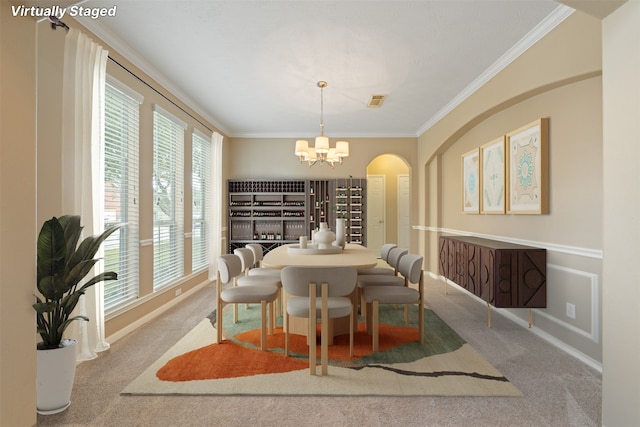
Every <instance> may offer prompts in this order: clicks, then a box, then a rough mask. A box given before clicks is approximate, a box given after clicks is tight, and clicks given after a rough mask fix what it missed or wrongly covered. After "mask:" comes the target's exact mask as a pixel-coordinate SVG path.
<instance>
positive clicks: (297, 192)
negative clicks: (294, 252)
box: [228, 178, 366, 253]
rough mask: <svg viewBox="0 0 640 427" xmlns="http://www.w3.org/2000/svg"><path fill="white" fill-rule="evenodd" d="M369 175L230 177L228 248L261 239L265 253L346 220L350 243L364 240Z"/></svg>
mask: <svg viewBox="0 0 640 427" xmlns="http://www.w3.org/2000/svg"><path fill="white" fill-rule="evenodd" d="M365 184H366V179H365V178H358V179H354V178H346V179H335V180H229V181H228V194H229V195H228V200H229V202H228V209H229V210H228V218H229V221H228V224H229V226H228V239H229V248H228V250H229V252H230V253H231V252H233V250H234V249H236V248H241V247H244V246H245V245H246V244H247V243H260V244H261V245H262V246H263V248H264V250H265V252H268V251H270V250H271V249H273V248H274V247H277V246H280V245H282V244H285V243H295V242H298V241H299V239H300V236H307V237H308V238H311V234H312V230H316V229H318V228H319V227H320V223H321V222H326V223H328V224H329V228H331V229H332V230H334V231H335V225H336V224H335V222H336V218H339V217H340V218H346V219H347V221H346V228H347V230H346V239H347V242H348V243H357V244H363V245H364V244H365V234H366V233H365V212H364V207H365Z"/></svg>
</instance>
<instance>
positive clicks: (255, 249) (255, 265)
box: [234, 243, 282, 315]
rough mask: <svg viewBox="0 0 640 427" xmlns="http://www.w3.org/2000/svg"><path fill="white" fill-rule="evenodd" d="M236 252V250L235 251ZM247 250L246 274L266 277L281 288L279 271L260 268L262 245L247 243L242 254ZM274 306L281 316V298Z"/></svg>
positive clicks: (262, 253)
mask: <svg viewBox="0 0 640 427" xmlns="http://www.w3.org/2000/svg"><path fill="white" fill-rule="evenodd" d="M236 250H237V249H236ZM246 250H249V251H251V255H252V257H251V260H250V266H249V268H247V270H246V274H247V275H249V276H268V277H271V278H276V279H278V286H282V281H281V279H280V269H277V268H265V267H261V266H260V265H261V263H262V258H263V257H264V251H263V249H262V245H260V244H258V243H248V244H247V245H245V248H244V249H243V252H244V251H246ZM234 252H235V251H234ZM276 306H277V309H278V314H279V315H281V314H282V298H278V300H277V301H276Z"/></svg>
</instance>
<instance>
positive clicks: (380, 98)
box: [367, 95, 387, 108]
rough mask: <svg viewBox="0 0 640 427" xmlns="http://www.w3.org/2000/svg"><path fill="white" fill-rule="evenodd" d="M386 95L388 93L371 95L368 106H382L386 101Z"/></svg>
mask: <svg viewBox="0 0 640 427" xmlns="http://www.w3.org/2000/svg"><path fill="white" fill-rule="evenodd" d="M386 97H387V95H371V98H369V103H368V104H367V107H370V108H380V107H382V103H383V102H384V99H385V98H386Z"/></svg>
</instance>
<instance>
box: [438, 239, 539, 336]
mask: <svg viewBox="0 0 640 427" xmlns="http://www.w3.org/2000/svg"><path fill="white" fill-rule="evenodd" d="M439 250H440V257H439V259H440V266H439V269H440V274H441V275H442V276H444V277H445V278H446V279H448V280H451V281H453V282H455V283H456V284H457V285H459V286H461V287H462V288H464V289H466V290H467V291H469V292H470V293H472V294H474V295H476V296H478V297H480V298H481V299H483V300H484V301H486V302H487V304H489V305H491V306H494V307H497V308H529V309H532V308H545V307H546V306H547V251H546V249H542V248H534V247H530V246H522V245H516V244H512V243H507V242H500V241H496V240H489V239H482V238H478V237H469V236H441V237H440V241H439ZM489 316H490V312H489ZM531 322H532V318H531V312H530V318H529V326H531ZM489 326H491V318H490V317H489Z"/></svg>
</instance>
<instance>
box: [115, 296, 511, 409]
mask: <svg viewBox="0 0 640 427" xmlns="http://www.w3.org/2000/svg"><path fill="white" fill-rule="evenodd" d="M410 308H411V311H410V319H411V321H412V322H410V324H409V325H405V324H404V315H403V310H402V309H401V308H395V307H393V306H381V308H380V318H381V324H380V349H379V351H378V352H375V353H373V352H372V350H371V337H370V336H369V335H367V333H366V330H365V326H364V323H363V322H362V320H363V319H362V318H361V319H359V320H360V322H358V331H357V333H355V335H354V342H355V345H354V357H349V336H348V335H341V336H338V337H335V340H334V345H332V346H330V348H329V359H330V365H329V374H328V376H320V375H318V376H312V375H309V360H308V346H307V344H306V337H303V336H299V335H293V334H292V335H290V356H289V357H286V356H285V355H284V337H285V335H284V332H283V330H282V326H281V325H279V326H278V327H276V330H275V332H274V334H273V335H270V336H268V339H267V347H268V351H260V349H259V346H260V335H259V316H260V309H259V307H257V306H250V307H249V308H248V309H246V308H245V307H244V306H242V305H241V306H240V313H239V319H240V320H239V322H238V323H236V324H234V323H233V320H232V317H231V316H232V314H231V312H232V310H230V309H225V310H224V313H223V314H224V316H225V318H224V320H223V324H224V338H225V339H224V341H223V342H222V343H220V344H216V343H215V339H216V338H215V337H216V330H215V324H214V321H215V314H214V313H212V314H211V315H210V316H209V317H208V318H205V319H203V320H202V322H200V324H198V325H197V326H196V327H195V328H194V329H193V330H191V331H190V332H189V333H188V334H187V335H186V336H184V337H183V338H182V339H181V340H180V341H179V342H178V343H176V344H175V345H174V346H173V347H172V348H170V349H169V350H168V351H167V352H166V353H165V354H164V355H163V356H162V357H160V358H159V359H158V360H157V361H156V362H155V363H153V364H152V365H151V366H150V367H149V368H148V369H146V370H145V371H144V372H143V373H142V374H141V375H140V376H139V377H138V378H136V379H135V380H134V381H133V382H132V383H131V384H129V385H128V386H127V387H126V388H125V389H124V390H123V391H122V394H123V395H154V394H163V395H333V396H340V395H349V396H355V395H360V396H381V395H382V396H521V395H522V393H521V392H520V391H519V390H518V389H517V388H516V387H515V386H514V385H513V384H511V383H510V382H509V381H508V379H507V378H505V377H504V376H503V375H502V374H501V373H500V372H499V371H497V370H496V369H495V368H494V367H493V366H492V365H491V364H490V363H488V362H487V361H486V360H485V359H484V358H483V357H482V356H481V355H480V354H479V353H478V352H476V351H475V350H474V349H473V348H472V347H471V346H470V345H469V344H468V343H466V342H465V341H464V340H463V339H462V338H461V337H460V336H459V335H458V334H457V333H456V332H455V331H453V329H451V328H450V327H449V326H448V325H447V324H446V323H445V322H444V321H442V320H441V319H440V318H439V317H438V316H437V315H436V314H435V313H433V311H431V310H429V309H425V342H424V344H420V343H419V341H418V340H417V338H418V332H417V327H416V326H417V325H416V324H415V323H416V322H417V318H418V313H417V310H418V308H417V306H411V307H410ZM279 320H281V319H279ZM319 354H320V349H319V340H318V356H319ZM318 363H319V361H318ZM318 372H319V368H318Z"/></svg>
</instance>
